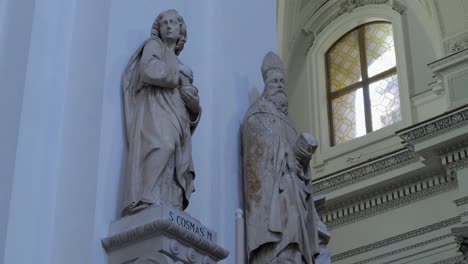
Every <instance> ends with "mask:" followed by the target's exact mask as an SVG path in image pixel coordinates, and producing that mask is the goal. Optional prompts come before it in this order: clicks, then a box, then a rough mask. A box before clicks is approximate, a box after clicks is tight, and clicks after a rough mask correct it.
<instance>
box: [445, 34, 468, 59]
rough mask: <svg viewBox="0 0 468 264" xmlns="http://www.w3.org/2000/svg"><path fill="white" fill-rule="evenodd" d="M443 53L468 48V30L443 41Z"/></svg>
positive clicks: (451, 52)
mask: <svg viewBox="0 0 468 264" xmlns="http://www.w3.org/2000/svg"><path fill="white" fill-rule="evenodd" d="M444 49H445V54H447V55H449V54H453V53H456V52H459V51H462V50H464V49H468V32H465V33H463V34H460V35H458V36H456V37H454V38H450V39H447V40H445V41H444Z"/></svg>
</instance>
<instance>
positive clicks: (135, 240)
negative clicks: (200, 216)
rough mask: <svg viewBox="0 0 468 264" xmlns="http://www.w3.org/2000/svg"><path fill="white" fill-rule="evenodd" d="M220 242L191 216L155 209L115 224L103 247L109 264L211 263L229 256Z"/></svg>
mask: <svg viewBox="0 0 468 264" xmlns="http://www.w3.org/2000/svg"><path fill="white" fill-rule="evenodd" d="M216 242H217V237H216V232H214V231H213V230H210V229H208V228H207V227H205V226H203V225H202V224H201V223H200V222H199V221H198V220H196V219H195V218H193V217H191V216H190V215H188V214H186V213H184V212H181V211H178V210H175V209H170V208H165V207H159V206H154V207H151V208H148V209H147V210H144V211H142V212H140V213H137V214H135V215H131V216H126V217H123V218H121V219H119V220H117V221H115V222H114V223H112V224H111V227H110V233H109V236H108V237H107V238H105V239H103V240H102V245H103V246H104V248H105V249H106V251H107V253H108V257H109V258H108V259H109V261H108V263H109V264H124V263H125V264H127V263H137V264H140V263H141V264H143V263H145V264H146V263H157V264H169V263H180V264H182V263H183V264H192V263H195V264H211V263H217V262H218V261H219V260H222V259H224V258H226V257H227V256H228V254H229V251H227V250H226V249H224V248H222V247H220V246H218V245H217V244H216Z"/></svg>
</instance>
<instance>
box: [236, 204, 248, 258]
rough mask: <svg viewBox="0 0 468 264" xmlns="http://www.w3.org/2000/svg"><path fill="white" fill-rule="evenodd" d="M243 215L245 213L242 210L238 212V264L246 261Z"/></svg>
mask: <svg viewBox="0 0 468 264" xmlns="http://www.w3.org/2000/svg"><path fill="white" fill-rule="evenodd" d="M243 214H244V212H243V211H242V210H241V209H237V210H236V264H244V263H245V260H246V256H245V230H244V226H245V224H244V217H243Z"/></svg>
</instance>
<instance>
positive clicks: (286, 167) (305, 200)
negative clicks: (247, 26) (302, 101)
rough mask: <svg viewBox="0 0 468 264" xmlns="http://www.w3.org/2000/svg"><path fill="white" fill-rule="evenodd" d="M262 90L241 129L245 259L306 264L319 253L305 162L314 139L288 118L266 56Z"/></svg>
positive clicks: (279, 76) (278, 64)
mask: <svg viewBox="0 0 468 264" xmlns="http://www.w3.org/2000/svg"><path fill="white" fill-rule="evenodd" d="M262 75H263V80H264V82H265V89H264V91H263V94H262V95H261V97H260V98H259V99H258V100H257V101H256V102H255V103H253V104H252V106H251V107H250V108H249V110H248V111H247V114H246V116H245V118H244V121H243V124H242V145H243V167H244V187H245V190H244V194H245V207H246V208H245V209H246V236H247V252H248V259H249V262H248V263H251V264H270V263H274V264H288V263H290V264H301V263H305V264H312V263H314V262H313V261H314V258H315V257H316V256H317V255H318V253H319V252H320V247H319V239H318V232H317V229H316V225H317V213H316V211H315V208H314V198H313V195H312V183H311V173H310V167H309V162H310V159H311V156H312V154H313V153H314V151H315V149H316V148H317V142H316V140H315V138H314V137H313V136H312V135H310V134H306V133H302V134H299V133H298V132H297V131H296V129H295V128H294V126H293V124H292V123H291V120H290V118H289V116H288V98H287V96H286V92H285V81H284V66H283V63H282V61H281V59H280V58H279V57H278V55H276V54H275V53H273V52H269V53H268V54H267V55H266V56H265V58H264V60H263V64H262Z"/></svg>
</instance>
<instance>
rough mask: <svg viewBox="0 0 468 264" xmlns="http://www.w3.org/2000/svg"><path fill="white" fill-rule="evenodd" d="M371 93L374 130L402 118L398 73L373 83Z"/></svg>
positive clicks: (370, 88) (370, 87)
mask: <svg viewBox="0 0 468 264" xmlns="http://www.w3.org/2000/svg"><path fill="white" fill-rule="evenodd" d="M369 95H370V100H371V109H372V110H371V111H372V128H373V130H374V131H375V130H378V129H380V128H383V127H385V126H388V125H391V124H393V123H395V122H398V121H400V120H401V108H400V92H399V89H398V76H397V75H396V74H395V75H393V76H390V77H389V78H386V79H383V80H380V81H377V82H374V83H371V85H370V86H369Z"/></svg>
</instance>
